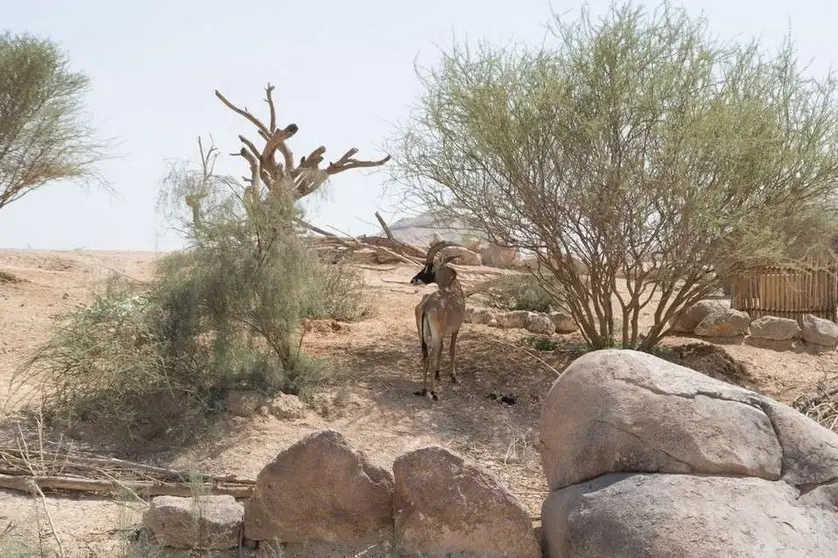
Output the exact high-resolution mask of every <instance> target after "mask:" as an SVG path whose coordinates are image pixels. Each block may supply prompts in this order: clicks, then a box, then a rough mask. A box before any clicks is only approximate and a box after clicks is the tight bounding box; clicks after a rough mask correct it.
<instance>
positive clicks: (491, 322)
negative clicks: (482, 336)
mask: <svg viewBox="0 0 838 558" xmlns="http://www.w3.org/2000/svg"><path fill="white" fill-rule="evenodd" d="M486 325H487V326H489V327H500V323H498V320H497V318H492V319H491V320H489V322H488V323H487V324H486Z"/></svg>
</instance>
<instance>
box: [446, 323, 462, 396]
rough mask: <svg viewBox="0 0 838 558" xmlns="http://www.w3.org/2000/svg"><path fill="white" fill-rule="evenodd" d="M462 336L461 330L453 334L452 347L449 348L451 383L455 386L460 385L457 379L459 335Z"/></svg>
mask: <svg viewBox="0 0 838 558" xmlns="http://www.w3.org/2000/svg"><path fill="white" fill-rule="evenodd" d="M459 334H460V330H459V329H458V330H457V331H455V332H454V333H452V334H451V347H449V349H448V350H449V355H450V359H451V381H452V382H453V383H455V384H457V383H459V382H460V381H459V380H458V379H457V363H456V360H455V359H456V357H457V335H459Z"/></svg>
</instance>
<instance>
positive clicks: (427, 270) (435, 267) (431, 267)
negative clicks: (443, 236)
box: [410, 240, 459, 285]
mask: <svg viewBox="0 0 838 558" xmlns="http://www.w3.org/2000/svg"><path fill="white" fill-rule="evenodd" d="M447 246H459V244H457V243H456V242H448V241H447V240H441V241H439V242H435V243H434V244H433V245H432V246H431V247H430V248H428V254H427V255H426V256H425V267H423V268H422V270H421V271H420V272H419V273H417V274H416V275H414V276H413V279H411V280H410V284H411V285H430V284H431V283H439V282H440V281H443V282H450V281H451V280H453V279H454V278H455V277H456V276H457V272H456V271H454V270H453V269H451V268H450V267H448V266H446V265H445V264H446V263H448V262H449V261H451V260H452V259H454V258H443V259H442V260H441V261H440V262H439V263H438V264H435V263H434V257H435V256H436V255H437V253H438V252H439V251H440V250H442V249H443V248H445V247H447ZM443 269H444V270H445V271H444V272H443V274H442V276H440V272H442V271H443ZM449 275H450V277H449Z"/></svg>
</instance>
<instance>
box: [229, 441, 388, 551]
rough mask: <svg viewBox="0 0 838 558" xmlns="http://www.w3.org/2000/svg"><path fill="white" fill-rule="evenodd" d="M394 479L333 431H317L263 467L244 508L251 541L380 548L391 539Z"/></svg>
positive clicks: (248, 536)
mask: <svg viewBox="0 0 838 558" xmlns="http://www.w3.org/2000/svg"><path fill="white" fill-rule="evenodd" d="M392 512H393V477H392V474H391V473H390V472H389V471H387V470H385V469H382V468H380V467H377V466H375V465H372V464H371V463H370V462H369V461H368V459H367V456H366V455H365V454H364V453H363V452H361V451H358V450H355V449H353V448H352V447H351V446H350V445H349V443H348V442H347V441H346V440H345V439H344V437H343V436H342V435H341V434H340V433H339V432H336V431H334V430H318V431H316V432H314V433H312V434H309V435H308V436H306V437H305V438H303V439H302V440H300V441H298V442H297V443H295V444H294V445H292V446H291V447H289V448H288V449H286V450H285V451H282V452H280V453H279V455H277V456H276V458H274V460H273V461H272V462H271V463H269V464H268V465H267V466H265V468H264V469H262V471H261V472H260V473H259V475H258V476H257V477H256V486H255V487H254V491H253V495H252V496H251V498H250V500H249V501H248V502H247V505H246V506H245V513H244V535H245V537H246V538H248V539H252V540H270V539H277V540H279V541H282V542H305V541H325V542H337V541H340V542H342V543H347V544H359V545H362V544H367V543H376V542H381V541H384V540H389V539H391V538H392V532H393V513H392Z"/></svg>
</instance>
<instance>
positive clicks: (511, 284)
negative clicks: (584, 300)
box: [483, 275, 560, 312]
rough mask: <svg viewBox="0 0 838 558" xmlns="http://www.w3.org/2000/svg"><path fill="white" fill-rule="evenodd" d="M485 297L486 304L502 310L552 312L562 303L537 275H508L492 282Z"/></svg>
mask: <svg viewBox="0 0 838 558" xmlns="http://www.w3.org/2000/svg"><path fill="white" fill-rule="evenodd" d="M483 297H484V298H485V300H486V305H487V306H489V307H491V308H498V309H501V310H529V311H530V312H552V311H554V310H559V309H560V305H559V304H558V303H557V301H556V299H555V297H553V296H552V295H551V294H550V293H549V292H548V291H547V290H546V289H545V288H544V287H543V286H542V285H541V283H540V282H539V281H538V279H536V278H535V277H532V276H528V275H523V276H506V277H501V278H499V279H497V280H495V281H493V282H492V284H491V286H490V287H489V288H487V289H486V290H485V291H484V293H483Z"/></svg>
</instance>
